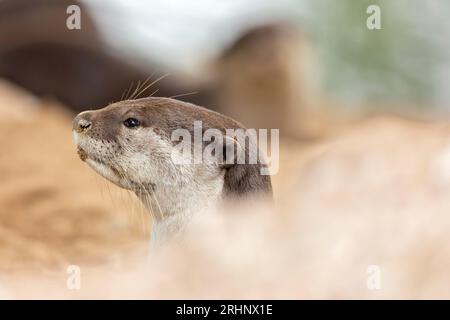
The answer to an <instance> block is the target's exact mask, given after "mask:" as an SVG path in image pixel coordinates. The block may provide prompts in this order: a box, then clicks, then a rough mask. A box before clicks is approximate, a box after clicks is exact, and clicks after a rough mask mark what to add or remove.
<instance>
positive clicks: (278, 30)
mask: <svg viewBox="0 0 450 320" xmlns="http://www.w3.org/2000/svg"><path fill="white" fill-rule="evenodd" d="M312 53H313V51H312V46H311V43H310V41H309V39H308V37H307V36H306V35H304V34H302V33H300V32H299V31H298V30H297V27H295V26H293V25H289V24H286V23H275V24H265V25H262V26H257V27H255V28H252V29H250V30H248V31H246V32H244V33H243V34H242V35H241V36H240V37H239V38H238V39H237V40H236V41H235V42H234V43H233V44H232V45H231V46H230V47H228V48H227V49H226V50H225V51H224V52H223V54H222V56H221V57H220V58H219V59H218V61H217V77H218V85H217V87H218V92H217V94H218V95H219V108H220V111H221V112H223V113H225V114H227V115H229V116H231V117H234V118H237V119H239V120H240V121H242V122H243V123H244V124H245V125H246V126H248V127H252V128H279V129H280V134H282V135H287V136H294V137H302V136H304V132H302V123H304V122H305V121H306V120H307V119H306V118H307V116H306V114H307V113H306V112H307V111H308V109H310V108H311V107H312V104H313V97H314V91H315V89H314V80H313V78H314V77H313V75H312V73H313V72H314V62H313V55H312Z"/></svg>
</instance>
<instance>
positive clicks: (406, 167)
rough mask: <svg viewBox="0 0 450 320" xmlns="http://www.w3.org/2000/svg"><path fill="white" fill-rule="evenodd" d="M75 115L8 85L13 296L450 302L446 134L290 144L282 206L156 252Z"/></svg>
mask: <svg viewBox="0 0 450 320" xmlns="http://www.w3.org/2000/svg"><path fill="white" fill-rule="evenodd" d="M71 117H72V116H71V115H70V114H68V113H66V112H65V111H64V109H63V108H62V107H61V106H59V105H58V104H57V103H54V102H51V101H40V100H37V99H35V98H33V97H31V96H29V95H27V94H26V93H25V92H22V91H20V90H18V89H16V88H13V87H11V86H10V85H8V84H7V83H4V82H0V146H1V152H0V297H4V298H117V297H122V298H224V297H225V298H383V297H384V298H444V297H445V298H450V289H449V288H448V285H447V284H448V283H449V280H450V277H449V276H448V270H449V268H448V267H449V264H450V248H449V245H448V243H449V241H448V240H449V237H448V230H450V217H449V213H450V205H449V203H450V201H449V200H450V128H449V127H448V126H447V125H446V124H441V123H419V122H412V121H407V120H402V119H400V118H393V117H384V118H377V119H371V120H367V121H364V122H361V123H359V124H358V125H352V126H350V127H349V128H347V129H345V130H342V131H340V132H339V133H336V134H333V135H330V136H329V137H328V138H326V139H323V140H321V141H318V142H316V143H310V144H305V143H302V144H300V143H295V142H287V141H284V142H283V143H282V148H281V159H280V163H281V165H280V172H279V174H278V175H276V176H274V177H273V184H274V191H275V197H276V203H275V205H274V207H268V206H263V205H252V206H250V207H243V208H235V209H233V210H231V209H230V211H235V212H233V213H230V212H225V213H224V214H223V215H219V216H215V217H208V218H207V219H205V221H204V223H203V224H202V225H199V226H196V227H194V228H193V230H192V232H191V233H188V234H187V235H186V237H185V238H184V239H183V241H181V242H180V243H176V244H174V245H173V246H168V247H167V248H164V249H163V250H161V252H157V253H155V254H152V255H150V256H149V254H148V252H147V249H148V248H147V244H146V243H147V237H148V234H149V228H148V225H149V221H148V214H146V213H145V211H144V210H143V209H142V207H141V205H140V203H139V202H138V201H137V200H135V198H134V196H133V195H130V194H128V193H126V192H124V191H121V190H119V189H118V188H116V187H115V186H113V185H111V184H109V183H107V182H106V181H105V180H103V179H102V178H100V177H99V176H97V175H96V174H95V173H94V172H93V171H92V170H90V169H89V168H88V167H87V166H86V165H85V164H84V163H82V162H81V161H80V160H79V159H78V157H77V154H76V150H75V147H74V145H73V143H72V139H71ZM244 213H245V214H244ZM70 265H76V266H79V267H80V268H81V269H80V270H81V271H82V277H81V279H82V282H81V283H82V286H81V288H80V289H79V290H71V289H70V286H69V287H68V286H67V281H68V279H69V276H70V274H69V273H68V272H67V269H68V267H69V266H70ZM371 266H375V269H376V270H379V271H380V277H381V278H380V279H381V280H380V281H381V282H380V286H379V287H377V288H376V289H375V290H372V289H373V288H372V289H371V288H369V287H368V286H367V281H368V279H370V276H371V270H374V269H373V267H371ZM371 268H372V269H371Z"/></svg>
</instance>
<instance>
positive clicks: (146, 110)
mask: <svg viewBox="0 0 450 320" xmlns="http://www.w3.org/2000/svg"><path fill="white" fill-rule="evenodd" d="M160 100H161V101H163V102H166V103H167V100H169V99H163V98H161V99H158V98H152V99H139V100H129V101H121V102H118V103H114V104H111V105H109V106H107V107H105V108H103V109H99V110H93V111H85V112H82V113H80V114H78V115H77V116H76V117H75V119H74V120H73V130H72V131H73V137H74V141H75V144H76V145H77V147H78V154H79V156H80V158H81V160H83V161H85V162H86V163H87V164H88V165H89V166H90V167H91V168H92V169H94V170H95V171H96V172H97V173H98V174H100V175H101V176H103V177H104V178H106V179H108V180H109V181H111V182H113V183H115V184H116V185H118V186H120V187H122V188H125V189H129V190H132V191H135V192H139V193H140V192H142V191H145V192H149V191H153V189H154V188H158V187H168V186H171V187H172V188H173V187H176V188H182V187H183V186H185V185H189V184H191V185H199V184H200V185H202V184H203V181H199V179H200V180H205V181H207V180H213V179H215V178H218V177H220V174H221V171H222V170H221V168H219V167H218V166H213V165H211V164H201V165H180V164H175V163H174V162H173V158H172V155H173V143H172V142H171V141H170V132H171V130H173V129H175V128H179V127H180V126H182V124H181V123H180V122H179V121H180V120H186V119H184V118H183V117H173V114H171V113H170V112H167V111H168V108H167V107H171V106H167V105H165V104H164V103H163V104H161V101H160ZM171 103H172V104H174V103H176V102H175V101H174V100H171ZM172 107H173V105H172ZM171 111H173V110H171Z"/></svg>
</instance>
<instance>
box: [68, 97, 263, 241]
mask: <svg viewBox="0 0 450 320" xmlns="http://www.w3.org/2000/svg"><path fill="white" fill-rule="evenodd" d="M199 121H201V124H202V129H201V130H202V132H205V131H207V130H208V129H214V130H216V131H217V132H220V133H222V134H224V137H225V138H224V139H225V140H230V139H231V140H233V142H236V140H235V138H233V137H229V136H227V135H226V132H227V130H229V129H245V127H244V126H243V125H242V124H240V123H239V122H237V121H235V120H233V119H231V118H229V117H227V116H224V115H222V114H220V113H217V112H214V111H211V110H208V109H206V108H203V107H200V106H197V105H194V104H190V103H187V102H183V101H179V100H176V99H171V98H161V97H148V98H141V99H136V100H124V101H119V102H115V103H112V104H110V105H108V106H107V107H105V108H102V109H98V110H90V111H84V112H81V113H80V114H78V115H77V116H76V117H75V118H74V120H73V137H74V141H75V144H76V146H77V148H78V154H79V156H80V158H81V160H82V161H84V162H86V163H87V164H88V165H89V166H90V167H91V168H92V169H94V170H95V171H96V172H97V173H99V174H100V175H101V176H103V177H104V178H106V179H107V180H109V181H111V182H113V183H114V184H116V185H118V186H119V187H121V188H124V189H127V190H131V191H133V192H134V193H135V194H136V195H137V197H138V198H139V199H140V200H141V201H142V203H143V204H144V206H145V207H146V208H147V209H148V210H149V211H150V212H153V213H154V214H153V220H154V221H153V228H152V239H154V240H155V241H157V242H163V241H166V240H168V239H170V238H173V237H174V236H175V235H177V234H180V233H181V231H182V230H183V229H184V227H185V226H186V225H187V224H188V223H189V221H191V220H192V218H193V217H194V216H197V215H198V214H199V213H201V212H208V211H211V210H215V209H216V208H217V207H218V206H219V205H220V204H224V203H227V202H230V201H232V202H236V201H239V200H245V199H255V198H256V199H260V198H267V197H268V198H271V197H272V184H271V179H270V176H269V175H267V174H261V171H262V169H263V168H266V167H267V164H266V162H265V159H264V156H261V155H262V154H261V152H260V150H259V149H257V152H258V153H259V155H260V157H257V158H256V159H257V160H256V162H251V163H250V162H248V161H246V162H245V163H242V162H238V161H236V157H237V155H238V154H239V152H234V151H235V150H238V149H239V148H241V149H240V150H241V152H242V151H243V152H244V156H245V159H246V160H249V158H250V157H251V153H252V152H253V151H251V150H254V149H252V146H254V144H255V143H256V142H255V141H254V140H252V139H248V140H247V142H248V143H245V145H244V146H242V144H239V143H235V144H231V146H232V147H231V149H230V144H228V143H223V142H224V141H216V139H211V141H209V143H208V142H203V141H202V145H201V149H202V150H203V151H204V150H205V149H206V148H208V146H211V144H219V143H220V144H219V147H220V148H222V150H221V151H223V152H215V153H214V152H213V153H211V154H212V156H213V161H200V162H193V163H192V162H182V163H181V162H177V161H176V160H177V157H183V156H185V154H182V153H180V152H178V150H177V149H176V147H177V145H176V144H175V142H174V140H173V133H174V132H176V130H185V131H187V132H190V133H192V135H193V136H195V134H196V133H195V132H194V130H195V123H196V122H197V123H198V122H199ZM217 140H220V139H217ZM216 146H217V145H216ZM235 147H236V149H235ZM238 147H239V148H238ZM256 148H257V147H256ZM194 149H195V146H194V147H193V148H192V149H191V150H190V152H194ZM174 155H175V157H174ZM230 155H231V157H232V161H224V160H225V158H226V159H228V158H229V157H228V156H230Z"/></svg>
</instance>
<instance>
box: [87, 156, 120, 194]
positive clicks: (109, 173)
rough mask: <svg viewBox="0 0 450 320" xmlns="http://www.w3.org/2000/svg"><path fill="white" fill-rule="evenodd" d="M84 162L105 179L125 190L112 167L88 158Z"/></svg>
mask: <svg viewBox="0 0 450 320" xmlns="http://www.w3.org/2000/svg"><path fill="white" fill-rule="evenodd" d="M84 161H85V162H86V163H87V164H88V165H89V166H90V167H91V168H92V169H94V171H95V172H97V173H98V174H99V175H101V176H102V177H103V178H105V179H107V180H109V181H111V182H112V183H114V184H116V185H118V186H119V187H122V188H123V186H122V184H121V183H120V182H121V181H120V180H121V179H120V177H119V176H118V175H117V174H116V173H115V172H114V170H112V169H111V168H110V167H108V166H107V165H105V164H104V163H101V162H99V161H97V160H94V159H92V158H89V157H87V158H86V159H85V160H84Z"/></svg>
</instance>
